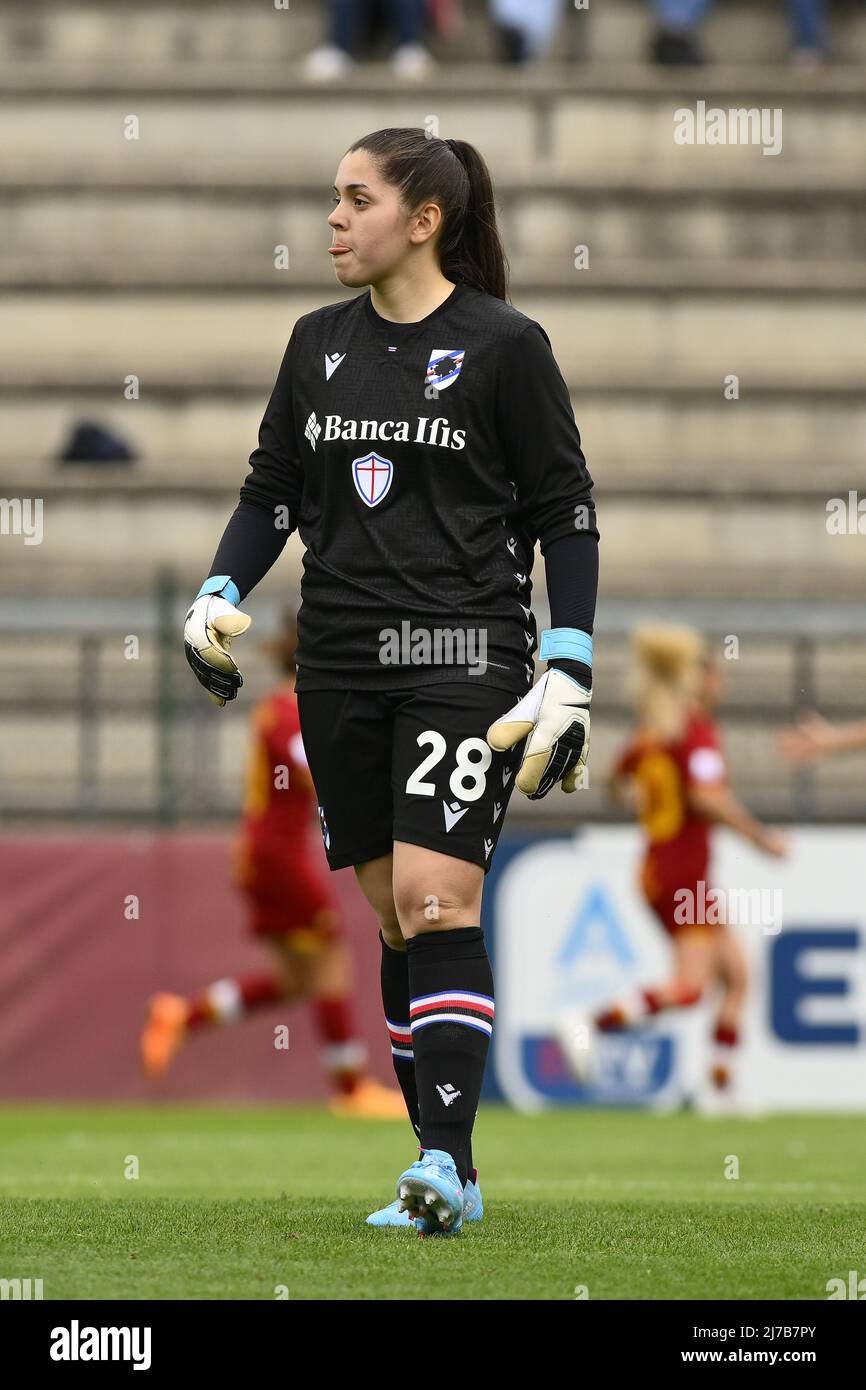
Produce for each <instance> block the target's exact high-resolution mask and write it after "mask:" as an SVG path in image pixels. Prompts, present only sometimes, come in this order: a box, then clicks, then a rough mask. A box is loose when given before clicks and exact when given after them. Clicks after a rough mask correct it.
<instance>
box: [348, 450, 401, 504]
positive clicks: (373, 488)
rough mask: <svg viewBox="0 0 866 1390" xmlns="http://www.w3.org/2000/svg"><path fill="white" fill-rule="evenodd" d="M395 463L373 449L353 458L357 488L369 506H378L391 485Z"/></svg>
mask: <svg viewBox="0 0 866 1390" xmlns="http://www.w3.org/2000/svg"><path fill="white" fill-rule="evenodd" d="M393 476H394V465H393V463H392V462H391V460H390V459H383V458H382V456H381V454H377V453H376V452H375V451H371V452H370V453H369V454H365V455H364V457H363V458H360V459H352V477H353V478H354V480H355V488H356V490H357V493H358V496H359V497H361V498H362V499H363V500H364V501H365V502H366V503H367V506H368V507H377V506H378V505H379V503H380V502H381V501H382V498H383V497H384V496H385V494H386V492H387V491H388V489H389V487H390V486H391V479H392V478H393Z"/></svg>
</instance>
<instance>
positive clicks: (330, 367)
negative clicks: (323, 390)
mask: <svg viewBox="0 0 866 1390" xmlns="http://www.w3.org/2000/svg"><path fill="white" fill-rule="evenodd" d="M345 357H346V354H345V353H344V352H326V353H325V380H326V381H330V380H331V377H332V376H333V375H334V372H335V371H336V370H337V368H338V367H339V365H340V363H341V362H343V361H345Z"/></svg>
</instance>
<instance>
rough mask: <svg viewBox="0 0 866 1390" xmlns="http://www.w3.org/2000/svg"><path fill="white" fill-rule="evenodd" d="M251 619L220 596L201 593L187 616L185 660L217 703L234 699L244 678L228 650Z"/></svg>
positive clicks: (184, 637)
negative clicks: (234, 638)
mask: <svg viewBox="0 0 866 1390" xmlns="http://www.w3.org/2000/svg"><path fill="white" fill-rule="evenodd" d="M251 622H252V618H251V617H250V616H249V614H248V613H242V612H241V611H240V609H239V608H235V606H234V604H233V603H229V601H228V599H224V598H221V597H220V595H219V594H202V596H201V598H197V599H196V601H195V603H194V604H193V605H192V608H191V609H190V610H189V612H188V613H187V615H186V623H185V625H184V629H183V641H184V651H185V652H186V659H187V661H188V662H189V664H190V666H191V667H192V669H193V671H194V672H195V675H196V678H197V679H198V680H199V681H200V682H201V684H202V685H203V686H204V688H205V690H206V691H207V693H208V695H209V696H210V698H211V699H212V700H213V702H214V704H217V705H224V704H225V703H226V701H227V700H234V699H235V697H236V695H237V693H238V690H239V689H240V687H241V686H242V685H243V683H244V678H243V676H242V675H241V673H240V671H239V670H238V668H237V664H236V662H235V659H234V657H233V656H232V655H231V652H230V651H229V648H230V646H231V644H232V638H233V637H239V636H240V634H241V633H242V632H246V630H247V628H248V627H249V625H250V623H251Z"/></svg>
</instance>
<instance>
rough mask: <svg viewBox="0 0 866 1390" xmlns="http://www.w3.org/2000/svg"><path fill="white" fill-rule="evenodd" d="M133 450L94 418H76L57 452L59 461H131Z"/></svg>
mask: <svg viewBox="0 0 866 1390" xmlns="http://www.w3.org/2000/svg"><path fill="white" fill-rule="evenodd" d="M134 459H135V451H134V450H133V449H131V448H130V446H129V445H128V444H127V443H126V441H125V440H123V439H121V437H120V435H118V434H115V433H114V432H113V431H112V430H109V429H107V428H106V427H105V425H100V424H99V423H98V421H94V420H76V421H75V423H74V424H73V425H72V428H71V430H70V432H69V438H68V439H67V441H66V443H65V444H64V446H63V448H62V449H61V451H60V454H59V462H60V463H132V462H133V460H134Z"/></svg>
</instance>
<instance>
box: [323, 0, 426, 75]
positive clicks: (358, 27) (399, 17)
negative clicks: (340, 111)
mask: <svg viewBox="0 0 866 1390" xmlns="http://www.w3.org/2000/svg"><path fill="white" fill-rule="evenodd" d="M326 9H327V24H328V38H327V41H326V42H325V43H324V44H322V45H321V46H320V47H319V48H315V49H313V51H312V53H309V54H308V55H307V58H306V60H305V62H304V69H303V70H304V76H305V77H306V78H307V80H308V81H310V82H334V81H337V80H339V78H341V77H345V76H346V75H347V74H348V73H350V72H352V71H353V69H354V68H355V66H356V64H357V63H358V62H359V61H362V60H363V58H364V57H365V56H366V54H367V53H368V52H369V47H370V43H371V41H372V40H375V38H376V34H377V29H378V28H379V27H380V26H381V24H382V23H383V21H384V23H385V25H386V27H387V28H388V29H389V30H390V31H391V33H392V34H393V35H394V37H395V38H396V47H395V49H394V51H393V53H392V55H391V67H392V69H393V71H394V74H395V76H397V77H403V78H407V79H409V80H416V79H420V78H424V77H427V76H429V74H430V73H431V72H432V71H433V69H434V68H435V63H434V61H433V59H432V57H431V56H430V54H429V53H428V51H427V49H426V48H425V47H424V45H423V43H422V38H423V36H424V30H425V25H426V20H427V3H426V0H328V4H327V6H326ZM452 11H453V6H447V5H443V4H442V3H441V0H440V3H439V5H438V7H437V15H438V14H441V15H442V16H444V22H445V23H449V22H451V18H452Z"/></svg>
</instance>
